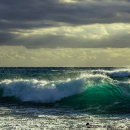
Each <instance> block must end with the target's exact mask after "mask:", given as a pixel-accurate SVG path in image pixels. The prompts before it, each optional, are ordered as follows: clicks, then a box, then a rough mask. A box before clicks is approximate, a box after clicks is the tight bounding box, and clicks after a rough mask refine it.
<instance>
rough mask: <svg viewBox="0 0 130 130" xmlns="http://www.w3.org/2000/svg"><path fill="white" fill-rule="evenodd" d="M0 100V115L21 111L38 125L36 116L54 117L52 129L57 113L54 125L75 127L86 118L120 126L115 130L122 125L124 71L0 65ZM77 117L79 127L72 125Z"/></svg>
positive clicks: (127, 98) (129, 87) (128, 87)
mask: <svg viewBox="0 0 130 130" xmlns="http://www.w3.org/2000/svg"><path fill="white" fill-rule="evenodd" d="M0 103H1V112H2V111H3V109H2V108H4V109H5V108H6V109H7V111H4V114H1V115H2V117H5V113H8V114H6V116H10V117H14V115H15V117H16V118H18V120H19V121H21V119H23V118H24V117H23V116H22V115H24V114H26V115H27V118H28V120H29V119H30V118H31V119H33V120H34V119H37V123H38V120H39V121H40V122H42V121H41V119H43V120H45V117H46V116H49V117H48V118H50V117H51V118H52V119H53V118H54V119H55V118H56V119H55V120H54V122H53V123H54V124H55V125H53V126H52V128H54V129H58V128H60V129H61V127H60V126H59V125H60V124H58V126H57V125H56V120H58V119H59V118H60V117H61V116H62V117H63V118H62V119H63V122H62V121H61V122H60V123H63V124H64V121H65V122H66V124H68V125H66V124H64V125H63V126H64V127H66V128H69V127H70V125H72V124H75V125H74V126H75V128H76V129H82V128H84V129H86V126H85V122H86V120H82V118H83V119H84V118H86V119H87V121H89V122H91V123H92V124H94V123H95V122H96V125H97V127H99V128H100V129H107V127H108V124H109V125H110V124H111V126H112V127H113V128H114V126H116V125H115V124H117V126H118V127H120V124H123V128H121V127H120V128H118V129H128V128H129V123H130V122H129V113H130V109H129V108H130V69H129V68H0ZM8 109H9V110H8ZM21 113H22V114H21ZM12 115H13V116H12ZM78 117H79V118H78ZM90 117H91V118H90ZM73 118H74V119H75V120H72V119H73ZM106 118H107V120H106V121H105V122H104V121H103V120H105V119H106ZM113 118H114V119H113ZM11 119H12V118H11ZM62 119H61V118H60V120H62ZM123 119H124V121H123V123H122V120H123ZM12 120H13V119H12ZM78 120H80V123H81V124H82V123H83V124H84V125H83V124H82V125H81V124H80V125H81V126H80V127H78V125H76V122H78ZM97 120H98V121H97ZM113 120H114V121H113ZM3 121H4V120H3ZM49 121H50V120H49ZM67 121H68V122H67ZM70 122H71V123H70ZM72 122H73V123H72ZM115 122H116V123H115ZM126 122H127V123H126ZM10 123H11V122H10ZM40 124H41V125H40V127H38V126H37V128H39V129H41V126H42V123H40ZM17 125H18V124H17ZM113 125H114V126H113ZM49 126H50V125H49V122H48V123H47V122H46V126H45V125H44V128H46V129H48V128H49ZM125 126H127V127H126V128H125ZM2 127H3V128H4V126H2ZM9 128H13V126H11V127H9ZM18 128H21V127H20V126H19V127H18ZM33 128H35V127H33ZM72 128H73V127H72ZM27 129H29V127H28V126H27ZM49 129H51V128H49ZM115 129H116V128H115Z"/></svg>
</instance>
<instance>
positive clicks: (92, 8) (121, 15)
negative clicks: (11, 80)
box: [0, 0, 130, 48]
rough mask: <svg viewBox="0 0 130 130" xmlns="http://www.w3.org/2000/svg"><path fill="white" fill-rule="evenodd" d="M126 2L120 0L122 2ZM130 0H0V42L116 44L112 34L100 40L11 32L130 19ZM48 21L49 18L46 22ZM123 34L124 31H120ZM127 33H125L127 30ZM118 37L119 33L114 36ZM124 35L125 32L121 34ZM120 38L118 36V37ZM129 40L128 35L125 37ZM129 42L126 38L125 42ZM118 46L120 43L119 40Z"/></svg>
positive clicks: (59, 45) (41, 44)
mask: <svg viewBox="0 0 130 130" xmlns="http://www.w3.org/2000/svg"><path fill="white" fill-rule="evenodd" d="M123 1H124V3H125V4H121V3H120V2H123ZM128 16H130V0H113V1H111V2H108V1H107V0H93V2H92V3H91V2H87V1H85V0H77V3H61V2H60V1H59V0H1V1H0V31H1V33H0V45H4V44H5V45H22V46H25V47H28V48H35V47H38V48H39V47H50V48H52V47H76V48H78V47H109V46H110V47H118V45H117V44H114V45H112V43H111V42H112V41H114V38H112V39H111V40H110V39H106V41H105V43H104V39H102V40H100V41H95V40H87V41H86V40H84V39H80V38H73V37H66V36H63V35H58V36H53V35H51V34H50V35H44V36H34V37H29V38H19V39H17V38H18V37H19V35H16V34H12V33H11V32H13V31H14V32H15V31H19V29H25V30H26V29H35V28H49V27H58V26H61V24H60V22H62V26H66V25H68V26H80V25H87V24H95V23H130V17H128ZM48 21H49V22H48ZM123 36H124V35H123ZM126 36H127V34H126ZM116 37H117V38H118V35H117V36H116ZM124 37H125V36H124ZM119 39H120V38H119ZM127 39H128V40H129V37H127ZM123 46H125V47H129V46H130V45H129V44H128V43H127V42H126V45H125V44H124V45H123ZM120 47H122V45H121V44H120Z"/></svg>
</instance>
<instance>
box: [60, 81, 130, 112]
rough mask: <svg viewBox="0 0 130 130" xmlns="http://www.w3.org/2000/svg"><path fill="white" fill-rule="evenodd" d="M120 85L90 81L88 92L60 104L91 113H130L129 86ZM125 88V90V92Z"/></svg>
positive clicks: (66, 99) (87, 87)
mask: <svg viewBox="0 0 130 130" xmlns="http://www.w3.org/2000/svg"><path fill="white" fill-rule="evenodd" d="M120 85H123V84H120V83H115V84H114V83H113V84H111V83H110V82H104V81H99V83H95V82H93V81H90V82H89V83H88V84H86V90H85V91H84V92H82V93H80V94H76V95H73V96H71V97H67V98H64V99H62V100H60V101H59V102H58V104H59V105H61V106H65V107H66V106H69V107H72V108H75V109H77V110H81V111H84V112H91V113H109V114H110V113H129V112H130V96H129V92H130V90H129V84H128V86H126V84H124V85H123V86H122V87H119V86H120ZM123 87H127V88H125V90H123V89H124V88H123Z"/></svg>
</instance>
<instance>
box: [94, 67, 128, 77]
mask: <svg viewBox="0 0 130 130" xmlns="http://www.w3.org/2000/svg"><path fill="white" fill-rule="evenodd" d="M93 72H98V73H104V74H106V75H108V76H113V77H126V76H130V69H127V68H126V69H115V70H109V71H108V70H93Z"/></svg>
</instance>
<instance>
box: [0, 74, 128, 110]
mask: <svg viewBox="0 0 130 130" xmlns="http://www.w3.org/2000/svg"><path fill="white" fill-rule="evenodd" d="M0 93H1V100H2V99H3V98H6V97H15V98H16V99H19V100H20V101H21V102H35V103H39V102H40V103H54V104H56V105H60V106H63V107H65V106H68V107H73V108H78V109H86V110H87V111H89V110H90V111H100V110H102V111H107V112H108V111H109V112H119V111H121V112H124V111H125V112H130V110H129V108H130V81H129V80H125V81H120V80H114V79H112V78H110V77H108V76H106V75H101V74H95V75H92V74H86V75H82V76H81V77H79V78H76V79H68V80H66V81H50V82H49V81H39V80H35V79H33V80H23V79H19V80H3V81H1V82H0Z"/></svg>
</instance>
